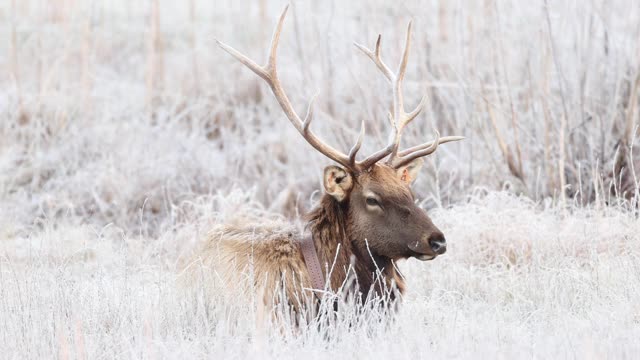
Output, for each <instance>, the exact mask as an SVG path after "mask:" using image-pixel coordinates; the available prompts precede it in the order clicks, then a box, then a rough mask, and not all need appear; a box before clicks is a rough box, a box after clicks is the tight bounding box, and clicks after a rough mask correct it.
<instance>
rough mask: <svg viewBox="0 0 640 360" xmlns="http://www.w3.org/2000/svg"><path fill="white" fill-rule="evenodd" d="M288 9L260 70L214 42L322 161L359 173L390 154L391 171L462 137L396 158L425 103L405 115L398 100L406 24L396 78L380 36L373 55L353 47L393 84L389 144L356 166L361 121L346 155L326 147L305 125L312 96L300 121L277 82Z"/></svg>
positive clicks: (405, 55)
mask: <svg viewBox="0 0 640 360" xmlns="http://www.w3.org/2000/svg"><path fill="white" fill-rule="evenodd" d="M288 9H289V6H288V5H287V6H286V7H285V9H284V11H283V12H282V15H280V19H279V20H278V24H277V25H276V29H275V31H274V33H273V37H272V39H271V47H270V50H269V56H268V58H267V64H266V65H264V66H260V65H258V64H256V63H255V62H254V61H253V60H251V59H249V58H248V57H246V56H245V55H243V54H242V53H240V52H239V51H237V50H235V49H234V48H232V47H231V46H229V45H227V44H224V43H222V42H220V41H218V40H216V42H217V43H218V45H219V46H220V47H221V48H222V49H223V50H225V51H226V52H228V53H229V54H231V55H232V56H233V57H234V58H236V59H237V60H238V61H239V62H241V63H242V64H244V65H245V66H246V67H248V68H249V69H250V70H251V71H253V72H254V73H256V74H257V75H258V76H260V77H261V78H262V79H263V80H264V81H266V83H267V84H268V85H269V87H270V88H271V91H272V92H273V95H274V96H275V97H276V100H277V101H278V103H279V104H280V107H281V108H282V110H283V111H284V113H285V115H286V116H287V118H288V119H289V121H290V122H291V123H292V124H293V126H294V127H295V128H296V130H298V132H299V133H300V134H301V135H302V136H303V137H304V139H305V140H307V142H308V143H309V144H311V146H313V147H314V148H315V149H316V150H318V151H319V152H320V153H322V154H324V155H325V156H326V157H328V158H330V159H331V160H333V161H335V162H337V163H339V164H341V165H343V166H344V167H346V168H348V169H350V170H352V171H354V172H360V171H363V170H366V169H368V168H370V167H371V166H373V165H374V164H375V163H376V162H378V161H380V160H382V159H384V158H385V157H387V156H388V155H390V154H391V157H390V158H389V160H388V164H390V165H391V166H394V167H396V168H397V167H400V166H402V165H405V164H407V163H409V162H411V161H412V160H413V159H415V158H418V157H421V156H426V155H429V154H431V153H432V152H433V151H435V149H436V148H437V147H438V144H442V143H445V142H449V141H456V140H461V139H463V137H461V136H448V137H443V138H440V135H439V134H438V136H437V138H436V140H435V141H432V142H429V143H425V144H422V145H419V146H415V147H412V148H410V149H407V150H405V151H402V152H400V153H399V154H398V145H399V144H400V136H401V134H402V130H403V129H404V127H405V126H406V125H407V124H408V123H409V122H411V120H413V119H414V118H415V117H416V116H418V114H419V113H420V111H421V110H422V108H423V107H424V104H425V102H426V97H423V98H422V101H421V102H420V104H419V105H418V107H417V108H416V109H415V110H413V111H412V112H410V113H406V112H405V110H404V104H403V98H402V80H403V79H404V73H405V70H406V68H407V58H408V55H409V47H410V40H411V22H409V28H408V30H407V40H406V43H405V48H404V53H403V56H402V61H401V62H400V67H399V69H398V72H397V73H396V74H394V73H392V72H391V70H389V68H388V67H387V66H386V65H385V64H384V62H382V59H381V58H380V36H378V41H377V42H376V49H375V52H372V51H370V50H368V49H367V48H365V47H364V46H362V45H358V44H356V46H357V47H358V48H359V49H360V50H362V51H363V52H364V53H365V54H366V55H367V56H369V57H370V58H371V60H373V62H374V63H375V64H376V65H377V66H378V68H379V69H380V71H382V73H383V75H384V76H385V77H386V78H387V80H389V82H391V83H392V84H393V114H392V115H390V118H391V127H392V132H391V135H390V142H389V144H388V145H387V146H386V147H384V148H383V149H381V150H378V151H376V152H375V153H373V154H371V155H370V156H369V157H367V158H366V159H365V160H363V161H360V162H357V161H356V155H357V153H358V151H359V150H360V147H361V145H362V140H363V138H364V121H363V122H362V125H361V128H360V134H359V136H358V139H357V140H356V143H355V144H354V145H353V147H352V148H351V150H350V151H349V154H348V155H346V154H344V153H342V152H340V151H339V150H337V149H335V148H333V147H332V146H330V145H328V144H326V143H325V142H323V141H322V140H320V139H319V138H318V137H317V136H316V135H315V134H314V133H313V132H312V131H311V130H310V129H309V125H310V124H311V121H312V120H313V103H314V101H315V96H314V97H313V98H312V99H311V101H310V102H309V108H308V110H307V115H306V116H305V118H304V121H303V120H301V119H300V116H298V114H297V113H296V112H295V110H294V109H293V106H292V105H291V102H290V101H289V97H288V96H287V94H286V93H285V91H284V89H283V87H282V84H281V83H280V79H279V78H278V71H277V66H276V53H277V49H278V42H279V41H280V33H281V31H282V25H283V23H284V18H285V16H286V15H287V10H288Z"/></svg>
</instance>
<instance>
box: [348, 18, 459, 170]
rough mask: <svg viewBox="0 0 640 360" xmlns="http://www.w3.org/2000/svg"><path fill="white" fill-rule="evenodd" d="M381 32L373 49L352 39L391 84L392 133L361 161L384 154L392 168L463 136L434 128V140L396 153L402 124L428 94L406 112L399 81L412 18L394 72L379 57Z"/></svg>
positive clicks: (365, 163)
mask: <svg viewBox="0 0 640 360" xmlns="http://www.w3.org/2000/svg"><path fill="white" fill-rule="evenodd" d="M381 38H382V35H378V40H376V47H375V50H374V51H371V50H369V49H368V48H366V47H364V46H362V45H360V44H358V43H355V46H356V47H357V48H358V49H360V50H361V51H362V52H363V53H364V54H365V55H367V56H368V57H369V58H370V59H371V61H373V62H374V64H376V66H377V67H378V69H379V70H380V71H381V72H382V75H384V77H385V78H386V79H387V80H388V81H389V83H391V85H392V87H393V114H389V120H390V121H391V128H392V129H391V134H390V135H389V138H390V140H389V144H388V145H387V146H386V147H385V148H384V149H382V150H380V151H378V152H376V153H375V154H373V155H371V156H369V157H368V158H367V159H365V160H364V161H363V162H362V165H363V166H365V167H368V166H371V165H373V164H375V163H376V162H378V161H380V160H381V159H383V158H384V157H386V156H387V155H389V154H391V156H389V159H388V160H387V164H389V165H390V166H392V167H394V168H399V167H401V166H404V165H406V164H408V163H410V162H411V161H413V160H414V159H417V158H419V157H423V156H427V155H429V154H431V153H433V152H434V151H436V149H437V148H438V145H439V144H444V143H446V142H450V141H458V140H462V139H464V137H462V136H445V137H440V133H439V132H438V131H436V139H435V140H434V141H430V142H426V143H424V144H421V145H418V146H414V147H412V148H409V149H407V150H404V151H401V152H400V153H398V147H399V146H400V138H401V136H402V130H404V128H405V126H407V125H408V124H409V123H410V122H411V121H412V120H413V119H415V118H416V117H417V116H418V115H419V114H420V112H421V111H422V109H423V108H424V105H425V104H426V101H427V97H426V95H425V96H423V97H422V99H421V100H420V103H419V104H418V106H417V107H416V108H415V109H414V110H413V111H411V112H409V113H407V112H406V110H405V109H404V97H403V95H402V81H403V80H404V74H405V72H406V70H407V62H408V59H409V50H410V48H411V21H409V25H408V26H407V37H406V40H405V43H404V51H403V52H402V59H401V60H400V65H399V66H398V71H397V72H396V73H395V74H394V73H393V72H391V70H390V69H389V67H388V66H387V65H386V64H385V63H384V62H383V61H382V58H381V57H380V41H381Z"/></svg>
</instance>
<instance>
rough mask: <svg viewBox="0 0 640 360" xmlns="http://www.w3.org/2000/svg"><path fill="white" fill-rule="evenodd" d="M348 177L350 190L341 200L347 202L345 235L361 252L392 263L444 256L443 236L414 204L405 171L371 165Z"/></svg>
mask: <svg viewBox="0 0 640 360" xmlns="http://www.w3.org/2000/svg"><path fill="white" fill-rule="evenodd" d="M348 176H349V177H350V178H349V179H348V180H349V181H351V184H349V185H350V188H349V189H348V190H349V191H348V193H345V194H344V195H345V196H344V198H343V199H342V201H346V202H348V211H349V216H348V219H349V222H348V224H347V227H348V229H347V232H348V233H349V234H350V235H351V239H352V241H353V242H354V244H356V246H357V247H358V248H360V249H361V251H363V250H364V251H367V252H371V254H372V255H374V256H381V257H386V258H389V259H392V260H397V259H402V258H408V257H415V258H417V259H420V260H432V259H434V258H435V257H436V256H438V255H441V254H444V253H445V251H446V242H445V238H444V235H443V234H442V232H441V231H440V230H439V229H438V228H437V227H436V226H435V225H433V223H432V222H431V219H429V217H428V216H427V214H426V212H425V211H424V210H423V209H421V208H419V207H418V206H417V205H416V204H415V202H414V196H413V193H412V192H411V189H410V187H409V185H410V182H411V177H408V176H409V173H408V172H407V171H406V170H405V171H400V172H398V171H396V170H394V169H392V168H390V167H387V166H385V165H375V166H374V167H373V168H371V169H370V170H369V171H367V172H363V173H361V174H357V175H348ZM365 254H366V253H365Z"/></svg>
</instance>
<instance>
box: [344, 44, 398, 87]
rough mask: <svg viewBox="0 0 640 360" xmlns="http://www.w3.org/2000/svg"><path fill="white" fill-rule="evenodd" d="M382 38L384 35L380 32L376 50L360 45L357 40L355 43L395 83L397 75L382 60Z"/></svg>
mask: <svg viewBox="0 0 640 360" xmlns="http://www.w3.org/2000/svg"><path fill="white" fill-rule="evenodd" d="M381 40H382V35H380V34H379V35H378V39H377V40H376V47H375V50H374V51H371V50H369V49H368V48H367V47H366V46H363V45H360V44H358V43H357V42H354V43H353V45H355V46H356V47H357V48H358V49H360V51H362V52H363V53H364V54H365V55H367V56H368V57H369V59H371V61H373V63H374V64H376V66H377V67H378V69H379V70H380V71H381V72H382V75H384V77H385V78H387V80H389V82H390V83H393V82H394V81H395V75H394V74H393V73H392V72H391V69H389V67H388V66H387V65H386V64H385V63H384V61H382V58H381V57H380V42H381Z"/></svg>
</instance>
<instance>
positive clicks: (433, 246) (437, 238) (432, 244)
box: [409, 231, 447, 261]
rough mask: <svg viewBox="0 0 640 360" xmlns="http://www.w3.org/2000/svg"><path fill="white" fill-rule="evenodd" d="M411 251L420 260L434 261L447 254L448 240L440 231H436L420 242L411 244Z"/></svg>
mask: <svg viewBox="0 0 640 360" xmlns="http://www.w3.org/2000/svg"><path fill="white" fill-rule="evenodd" d="M409 249H410V250H411V251H412V252H413V253H415V255H414V257H415V258H416V259H418V260H422V261H426V260H433V259H435V258H436V256H438V255H442V254H444V253H445V252H447V240H446V239H445V238H444V235H443V234H442V233H441V232H440V231H434V232H432V233H430V234H428V235H425V236H423V237H422V239H420V240H418V241H413V242H411V243H409Z"/></svg>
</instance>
